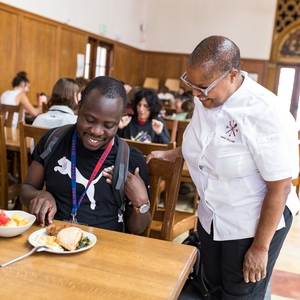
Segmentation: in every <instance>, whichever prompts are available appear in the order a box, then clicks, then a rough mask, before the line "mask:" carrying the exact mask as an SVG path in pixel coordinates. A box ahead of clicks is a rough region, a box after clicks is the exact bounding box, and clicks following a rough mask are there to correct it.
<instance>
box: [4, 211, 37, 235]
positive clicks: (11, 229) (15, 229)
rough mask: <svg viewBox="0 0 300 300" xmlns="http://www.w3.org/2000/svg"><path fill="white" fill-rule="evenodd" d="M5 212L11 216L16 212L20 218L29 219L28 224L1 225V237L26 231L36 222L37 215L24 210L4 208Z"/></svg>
mask: <svg viewBox="0 0 300 300" xmlns="http://www.w3.org/2000/svg"><path fill="white" fill-rule="evenodd" d="M3 212H4V213H5V214H6V215H7V216H8V217H9V218H11V217H12V216H13V215H14V214H18V215H19V217H20V218H25V219H27V220H28V224H26V225H22V226H0V237H13V236H17V235H19V234H21V233H23V232H25V231H26V230H27V229H28V228H30V227H31V225H32V224H33V223H34V222H35V220H36V217H35V216H34V215H32V214H30V213H28V212H26V211H22V210H3Z"/></svg>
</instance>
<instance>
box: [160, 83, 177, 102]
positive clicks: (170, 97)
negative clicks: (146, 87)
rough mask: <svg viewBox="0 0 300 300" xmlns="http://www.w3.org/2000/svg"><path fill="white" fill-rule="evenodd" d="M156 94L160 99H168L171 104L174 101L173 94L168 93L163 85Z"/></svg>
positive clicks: (167, 89)
mask: <svg viewBox="0 0 300 300" xmlns="http://www.w3.org/2000/svg"><path fill="white" fill-rule="evenodd" d="M157 96H158V98H159V99H160V100H162V101H167V102H169V101H170V104H171V105H172V104H174V103H175V98H174V95H173V94H172V93H170V90H169V88H168V87H167V86H165V85H164V86H163V87H162V88H161V89H160V92H159V93H158V95H157Z"/></svg>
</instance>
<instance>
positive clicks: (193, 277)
mask: <svg viewBox="0 0 300 300" xmlns="http://www.w3.org/2000/svg"><path fill="white" fill-rule="evenodd" d="M182 244H185V245H191V246H194V247H196V248H197V259H196V262H195V264H194V266H193V269H192V271H191V273H190V274H189V276H188V278H187V281H186V284H185V286H184V288H183V289H184V290H186V291H188V290H189V289H191V285H192V286H194V287H196V289H197V291H198V292H200V296H201V299H209V295H208V289H207V287H206V284H205V282H204V273H203V265H202V260H201V242H200V239H199V235H198V232H197V231H194V232H192V233H191V234H190V235H189V236H188V237H187V238H186V239H185V240H184V241H183V242H182Z"/></svg>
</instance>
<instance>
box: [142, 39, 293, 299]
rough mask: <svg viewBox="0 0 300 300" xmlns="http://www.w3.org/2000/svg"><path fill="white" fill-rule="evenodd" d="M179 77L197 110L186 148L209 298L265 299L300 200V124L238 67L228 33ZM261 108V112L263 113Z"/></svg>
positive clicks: (179, 151)
mask: <svg viewBox="0 0 300 300" xmlns="http://www.w3.org/2000/svg"><path fill="white" fill-rule="evenodd" d="M181 80H182V81H183V82H184V83H185V84H186V85H187V86H189V87H190V88H191V89H192V91H193V95H194V97H195V98H194V99H195V109H194V113H193V117H192V119H191V121H190V122H189V125H188V126H187V128H186V130H185V132H184V136H183V138H184V140H183V143H182V147H178V148H176V149H172V150H168V151H164V152H163V151H160V152H152V153H151V154H150V155H149V157H148V158H147V161H149V159H151V158H152V157H161V158H166V157H169V158H172V157H173V158H174V157H176V156H181V157H182V156H183V157H184V159H185V161H186V163H187V166H188V169H189V172H190V174H191V177H192V179H193V182H194V183H195V185H196V187H197V191H198V194H199V196H200V201H199V205H198V228H197V229H198V233H199V237H200V241H201V258H202V261H203V270H204V274H205V282H206V284H207V287H208V289H209V294H210V299H211V300H219V299H223V300H244V299H248V300H263V299H264V296H265V292H266V289H267V286H268V282H269V280H270V277H271V275H272V271H273V268H274V265H275V262H276V259H277V257H278V255H279V252H280V250H281V247H282V245H283V243H284V240H285V237H286V235H287V233H288V231H289V229H290V227H291V224H292V220H293V215H295V214H296V213H297V211H298V210H299V199H298V197H297V195H296V193H295V191H294V190H293V189H292V182H291V180H292V178H296V177H297V176H298V174H299V153H298V130H297V126H296V122H295V120H294V118H293V116H292V115H291V114H290V112H289V111H288V110H285V109H283V108H282V103H281V102H280V101H279V99H278V97H277V96H276V95H274V94H273V93H271V92H270V91H269V90H267V89H266V88H264V87H262V86H261V85H259V84H258V83H257V82H255V81H253V80H252V79H251V78H250V77H249V76H248V75H247V73H246V72H243V71H241V70H240V50H239V48H238V47H237V45H236V44H235V43H233V42H232V41H231V40H229V39H228V38H225V37H222V36H210V37H208V38H206V39H204V40H203V41H202V42H201V43H200V44H199V45H198V46H197V47H196V48H195V50H194V51H193V53H192V54H191V55H190V57H189V59H188V63H187V71H186V72H185V73H184V74H183V75H182V76H181ZM260 112H261V113H260Z"/></svg>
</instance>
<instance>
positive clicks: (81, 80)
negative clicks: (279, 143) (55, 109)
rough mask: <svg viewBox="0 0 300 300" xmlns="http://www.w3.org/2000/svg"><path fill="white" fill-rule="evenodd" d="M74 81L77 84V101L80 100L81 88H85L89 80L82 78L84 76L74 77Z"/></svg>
mask: <svg viewBox="0 0 300 300" xmlns="http://www.w3.org/2000/svg"><path fill="white" fill-rule="evenodd" d="M75 81H76V82H77V84H78V86H79V92H78V97H77V98H78V101H80V100H81V95H82V93H83V90H84V89H85V87H86V86H87V84H88V83H89V82H90V80H89V79H87V78H84V77H76V78H75Z"/></svg>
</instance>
